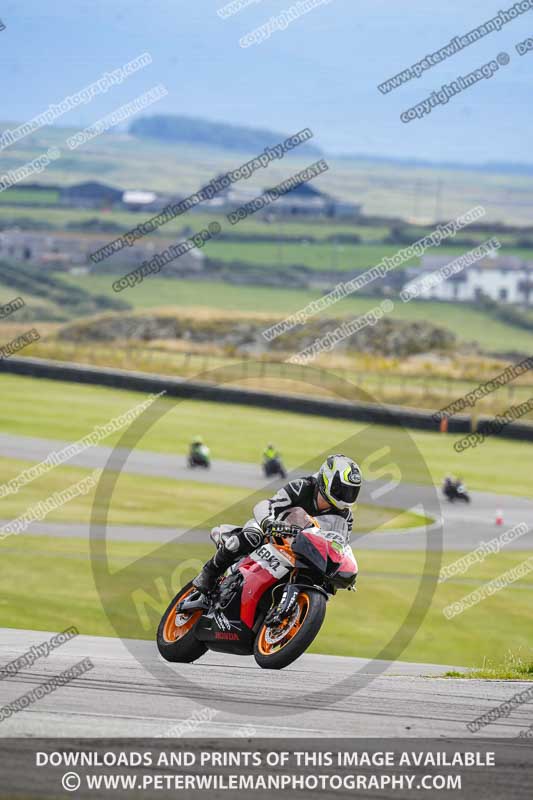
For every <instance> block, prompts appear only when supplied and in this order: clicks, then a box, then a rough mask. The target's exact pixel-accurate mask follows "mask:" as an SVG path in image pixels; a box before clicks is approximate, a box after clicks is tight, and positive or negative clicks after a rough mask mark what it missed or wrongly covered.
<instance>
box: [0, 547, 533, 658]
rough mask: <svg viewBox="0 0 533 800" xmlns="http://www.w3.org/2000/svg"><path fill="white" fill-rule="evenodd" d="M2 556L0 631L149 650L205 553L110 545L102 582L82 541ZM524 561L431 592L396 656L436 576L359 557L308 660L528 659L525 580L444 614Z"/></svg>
mask: <svg viewBox="0 0 533 800" xmlns="http://www.w3.org/2000/svg"><path fill="white" fill-rule="evenodd" d="M1 548H2V566H3V570H2V576H3V582H2V584H3V585H2V600H1V605H2V621H3V624H4V625H5V626H7V627H18V628H30V629H37V630H63V629H64V628H65V627H67V626H68V625H76V626H77V627H78V628H79V630H80V632H81V633H84V634H94V635H101V636H115V635H117V634H118V635H120V636H126V637H130V638H142V639H152V640H153V639H154V637H155V630H156V627H157V623H158V620H159V617H160V615H161V614H162V612H163V611H164V609H165V607H166V605H167V604H168V602H169V600H170V597H171V593H172V594H173V593H174V592H175V591H177V589H178V587H179V585H182V584H183V583H185V582H186V581H187V580H190V579H191V577H192V576H193V575H194V574H195V572H196V571H197V569H198V568H199V566H200V565H201V564H202V563H203V561H205V559H206V558H208V557H209V555H210V553H211V549H210V548H209V547H208V546H204V545H166V546H165V547H162V548H160V549H159V550H154V549H153V545H152V544H143V543H137V544H132V543H124V542H114V543H113V544H112V548H111V549H112V556H111V557H112V572H113V574H112V576H111V578H108V579H107V582H104V573H103V572H102V570H104V562H103V561H102V559H103V558H104V551H103V549H101V550H99V551H97V552H96V553H93V563H92V564H91V559H90V556H89V550H88V544H87V542H85V541H82V540H81V539H56V538H53V537H47V538H45V537H31V536H28V535H25V536H23V537H22V536H21V537H11V538H10V539H9V540H6V541H5V542H3V543H2V545H1ZM457 555H458V554H454V553H448V554H447V556H446V558H447V559H449V560H450V561H452V560H453V559H454V558H455V557H457ZM527 555H529V554H527V553H518V552H516V553H513V554H512V555H509V554H500V555H498V557H497V559H496V558H494V559H492V560H490V559H489V560H487V561H486V562H485V563H483V564H481V565H478V566H477V567H476V569H471V570H470V572H469V573H468V575H467V576H465V577H464V578H463V579H461V580H460V579H457V580H455V581H447V582H446V583H444V584H440V585H438V586H437V588H436V591H435V595H434V596H433V598H432V602H431V607H430V609H429V612H428V614H427V615H426V616H425V618H423V619H420V620H419V622H420V623H421V624H420V627H419V626H418V623H417V624H416V625H414V626H413V627H412V629H410V628H403V635H402V643H403V644H405V645H406V646H405V649H403V650H402V652H398V650H397V649H396V648H395V649H394V650H392V649H391V648H390V647H388V643H389V640H390V639H391V637H392V636H394V635H395V634H396V632H397V631H398V629H399V628H400V627H401V626H402V625H403V624H404V622H405V620H406V615H407V613H408V611H409V609H410V607H411V606H412V604H413V602H414V598H415V595H416V592H417V590H418V589H419V587H420V584H421V581H423V582H424V583H427V585H428V586H429V585H432V577H431V576H432V574H433V576H434V575H435V574H436V566H435V565H433V566H431V567H430V568H429V570H428V571H426V572H424V567H423V564H424V557H423V554H422V553H412V552H410V553H391V554H388V553H380V552H362V553H360V554H358V561H359V570H360V571H359V579H358V591H357V592H356V593H355V594H354V593H351V592H339V593H338V594H337V595H336V596H335V597H334V598H333V599H332V601H331V603H330V604H329V607H328V612H327V615H326V621H325V624H324V626H323V628H322V631H321V632H320V634H319V636H318V638H317V639H316V640H315V642H314V644H313V645H312V647H311V652H314V653H328V654H337V655H345V656H362V657H370V658H372V657H382V658H387V657H392V656H393V655H395V656H398V657H399V658H401V660H409V661H420V662H427V663H443V664H452V665H455V666H463V667H480V666H482V664H483V663H484V661H485V660H486V659H493V660H498V661H499V660H501V659H502V658H503V655H504V653H506V652H508V651H512V652H516V653H529V652H530V647H531V639H530V635H529V634H530V628H531V622H532V612H531V604H530V601H529V598H530V595H531V590H532V589H533V583H532V581H531V578H529V579H528V578H526V579H524V580H523V581H520V582H519V583H515V584H513V585H512V586H510V587H508V588H506V589H505V590H502V591H500V592H498V593H497V594H495V595H493V596H492V597H490V598H488V599H487V600H485V601H484V602H482V603H480V604H479V605H477V606H475V607H473V608H471V609H469V610H468V611H466V612H464V613H463V614H462V615H460V616H459V617H455V618H453V619H452V620H447V619H446V618H445V617H444V615H443V613H442V611H443V608H444V607H445V606H446V605H448V604H450V603H451V602H453V601H454V600H457V599H460V598H462V597H463V596H464V595H466V594H468V593H469V592H471V591H473V590H474V589H475V588H476V587H478V586H480V585H481V584H483V583H485V582H486V581H488V580H490V579H492V578H493V577H496V576H497V575H499V574H501V573H502V572H504V571H505V570H506V569H509V568H510V567H512V566H514V565H516V564H518V563H520V562H521V561H523V560H524V558H526V557H527ZM37 565H38V566H37ZM93 568H94V569H95V570H96V573H95V574H96V581H97V584H98V585H99V586H100V587H102V594H101V595H99V593H98V591H97V589H96V585H95V578H94V577H93ZM102 597H103V598H104V599H103V603H102ZM103 606H105V609H107V611H109V612H110V616H111V620H112V622H110V620H109V619H108V617H107V614H106V611H105V610H104V607H103ZM416 607H417V608H418V605H417V606H416ZM420 615H421V617H423V614H422V606H420ZM112 623H113V624H112ZM482 631H483V632H488V631H490V635H484V634H483V635H482V634H481V633H480V632H482ZM411 636H412V641H411V643H410V644H408V640H409V639H410V638H411ZM154 646H155V645H154Z"/></svg>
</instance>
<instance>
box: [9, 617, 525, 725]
mask: <svg viewBox="0 0 533 800" xmlns="http://www.w3.org/2000/svg"><path fill="white" fill-rule="evenodd" d="M51 635H52V634H50V633H45V632H43V631H17V630H14V629H9V628H3V629H0V662H1V663H2V665H5V664H7V663H8V662H10V661H12V660H13V659H15V658H17V657H19V656H21V655H22V654H23V653H24V652H26V651H27V650H28V649H29V648H31V646H32V645H39V644H41V643H43V642H46V641H47V640H48V639H49V638H50V636H51ZM130 651H133V653H132V652H130ZM87 657H88V658H90V659H91V661H92V662H93V664H94V668H93V669H91V670H90V671H89V672H86V673H85V674H84V675H82V676H81V677H79V678H77V679H75V680H73V681H72V682H71V683H69V684H68V685H67V686H62V687H61V688H59V689H57V690H56V691H55V692H53V693H51V694H46V695H45V696H44V697H43V698H42V699H40V700H38V701H37V702H35V703H33V704H31V705H29V706H28V707H27V708H25V709H24V710H21V711H18V712H16V713H14V714H13V715H12V716H11V717H9V718H8V719H5V720H4V721H3V722H1V723H0V736H57V735H61V736H67V737H68V736H76V737H100V736H142V737H157V736H165V737H175V736H179V735H187V736H209V737H210V738H213V737H236V736H243V737H249V736H257V737H282V736H287V737H299V738H303V737H319V736H320V737H323V736H331V737H343V736H355V737H379V736H386V737H393V736H396V737H419V738H428V737H432V736H433V737H451V736H472V738H474V736H473V735H472V734H470V733H469V731H468V729H467V728H466V724H467V723H468V722H470V721H472V720H473V719H475V718H477V717H478V716H480V715H481V714H483V713H485V712H487V711H489V710H490V709H492V708H494V707H495V706H497V705H499V704H500V703H503V702H505V701H507V700H509V698H510V697H511V696H513V695H514V694H516V693H517V692H520V691H523V690H524V689H525V688H531V683H523V682H513V683H512V684H510V683H505V682H504V681H490V682H488V681H479V680H455V679H450V678H443V677H437V676H439V675H442V674H443V670H444V669H445V667H442V666H434V665H430V664H409V663H401V662H396V663H394V664H391V665H390V666H388V668H387V670H386V672H385V673H384V674H381V675H379V676H376V675H375V673H376V671H377V670H380V669H381V668H382V666H383V663H384V662H381V663H378V662H376V661H373V662H365V661H364V660H363V659H356V658H342V657H336V656H322V655H304V656H302V657H301V658H300V659H299V660H298V661H296V662H295V663H294V664H292V665H291V666H290V667H287V668H286V669H285V670H283V671H282V672H277V671H270V670H261V669H260V668H259V667H258V666H257V665H256V664H255V661H254V660H253V658H252V657H237V656H235V657H232V656H227V655H222V654H217V653H208V654H206V655H205V656H203V657H202V658H201V659H199V660H198V661H197V662H196V663H194V664H187V665H183V664H172V665H169V664H167V663H165V662H164V661H163V660H162V659H161V658H160V656H159V655H158V653H157V651H156V649H155V647H154V644H153V642H148V641H135V642H133V641H131V642H130V643H129V648H126V647H125V645H124V643H123V642H121V641H120V640H118V639H108V638H104V637H93V636H78V637H76V638H75V639H72V640H71V641H69V642H67V643H66V644H64V645H62V646H61V647H59V648H57V649H55V650H53V651H52V652H51V654H50V655H49V656H48V657H47V658H41V659H39V660H37V661H36V662H35V663H34V664H33V666H31V667H25V668H23V669H21V671H20V672H18V673H17V674H15V675H13V676H8V677H4V679H3V680H1V681H0V706H4V705H5V704H6V703H9V702H12V701H14V700H15V699H16V698H18V697H20V696H21V695H23V694H25V693H27V692H29V691H31V690H32V689H35V688H36V687H37V686H39V685H40V684H42V683H44V682H45V681H46V680H49V679H50V678H51V677H53V676H54V675H58V674H59V673H60V672H62V671H63V670H66V669H68V668H70V667H72V666H73V665H74V664H76V663H78V662H79V661H81V660H82V659H84V658H87ZM357 670H360V671H359V672H358V674H357V676H356V677H355V678H354V686H353V687H352V691H351V694H349V695H347V693H346V691H343V689H342V687H341V686H340V681H341V679H343V678H346V677H348V676H350V675H353V673H354V672H355V671H357ZM169 676H170V680H169ZM184 678H186V679H187V680H188V681H192V682H193V684H192V685H191V683H188V684H187V685H184V682H183V679H184ZM371 678H373V679H372V680H370V679H371ZM317 688H320V689H321V690H322V693H323V696H324V699H325V700H326V703H325V704H323V703H322V704H321V703H319V702H316V701H309V700H308V699H306V697H305V694H306V693H307V692H309V691H310V690H316V689H317ZM213 689H215V691H216V697H217V698H218V699H217V700H216V701H215V702H213V700H212V695H211V692H212V691H213ZM220 701H221V702H220ZM202 709H203V714H200V711H201V710H202ZM530 709H531V706H530V705H529V704H528V703H524V704H523V705H521V706H517V707H516V708H514V709H513V710H512V713H511V714H510V715H509V716H507V717H502V718H500V719H497V720H496V721H495V722H492V723H490V724H489V725H487V726H486V727H484V728H482V729H481V730H480V732H479V733H477V734H476V736H487V737H495V736H496V737H515V736H517V735H518V734H519V732H520V731H521V730H525V729H526V728H528V727H529V725H530V724H531V710H530ZM202 716H203V720H204V721H202ZM195 719H196V722H194V723H192V724H191V720H195ZM180 726H181V727H180Z"/></svg>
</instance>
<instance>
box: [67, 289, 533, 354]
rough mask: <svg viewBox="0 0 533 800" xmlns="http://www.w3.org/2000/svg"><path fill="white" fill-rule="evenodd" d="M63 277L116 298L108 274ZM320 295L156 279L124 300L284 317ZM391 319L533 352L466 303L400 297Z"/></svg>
mask: <svg viewBox="0 0 533 800" xmlns="http://www.w3.org/2000/svg"><path fill="white" fill-rule="evenodd" d="M63 279H64V280H65V281H68V282H69V283H72V284H74V285H75V286H79V287H80V288H82V289H86V290H87V291H90V292H93V293H98V294H107V295H109V296H114V297H116V295H115V293H114V292H113V289H112V288H111V287H112V282H113V281H112V279H111V278H109V277H107V276H105V275H77V276H72V275H68V276H64V278H63ZM322 295H323V293H322V292H320V291H310V290H309V291H308V290H302V289H277V288H273V287H257V286H236V285H233V284H228V283H221V282H217V281H182V280H168V279H164V278H157V279H154V280H146V281H144V283H143V284H142V286H140V287H137V288H136V289H134V290H132V291H129V292H127V293H124V299H125V300H126V301H127V302H128V303H130V304H131V305H132V306H134V308H138V309H149V308H154V307H158V306H177V307H178V308H179V307H181V308H187V309H190V308H192V307H195V306H197V307H202V308H205V307H211V308H216V309H217V310H225V311H268V312H270V313H278V314H280V315H281V314H291V313H293V312H295V311H297V310H298V309H301V308H304V307H305V306H306V305H307V304H308V303H309V302H311V300H316V299H318V298H319V297H322ZM378 302H379V299H377V298H373V297H360V296H353V297H350V298H347V299H346V300H343V301H341V302H339V303H336V304H334V305H333V306H331V307H330V308H329V309H328V310H327V316H328V317H331V316H333V317H334V316H350V317H354V318H355V317H358V316H360V315H361V314H364V313H365V312H366V311H369V310H370V309H371V308H374V307H375V306H376V304H377V303H378ZM390 317H391V319H400V320H406V321H408V322H415V321H416V322H420V321H427V320H431V322H433V323H435V324H436V325H442V326H443V327H445V328H449V329H450V330H451V331H453V333H455V335H456V336H457V337H458V339H459V341H462V342H473V341H477V342H479V343H481V345H482V346H483V349H485V350H489V351H490V350H493V351H495V352H498V351H502V349H505V350H512V349H515V350H517V351H518V352H533V333H531V332H529V331H526V330H522V329H520V328H515V327H513V326H512V325H508V324H506V323H503V322H499V321H498V320H493V319H491V317H490V316H489V315H488V314H487V313H486V312H484V311H481V310H480V309H477V308H474V307H472V306H469V305H465V304H462V303H436V302H431V301H428V302H419V301H412V302H410V303H402V302H401V301H398V302H397V303H396V304H395V308H394V310H393V311H392V312H391V314H390Z"/></svg>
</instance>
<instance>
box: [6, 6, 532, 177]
mask: <svg viewBox="0 0 533 800" xmlns="http://www.w3.org/2000/svg"><path fill="white" fill-rule="evenodd" d="M225 2H226V0H216V1H214V0H192V1H191V0H187V2H185V0H146V2H144V1H143V0H22V2H21V0H16V2H15V0H5V2H3V3H2V8H1V10H0V18H1V19H2V21H3V23H4V24H5V25H6V29H5V30H3V31H1V32H0V59H1V68H2V76H3V93H2V113H1V117H2V118H3V119H4V120H7V119H10V120H19V121H24V120H27V119H30V118H31V117H32V116H34V115H35V114H38V113H39V112H40V111H43V110H45V109H46V108H47V106H48V104H49V103H57V102H58V101H59V100H61V99H62V98H63V97H65V96H66V95H68V94H72V93H73V92H76V91H78V90H80V89H81V88H83V87H84V86H85V85H87V84H88V83H91V82H92V81H94V80H96V79H97V78H98V77H99V76H100V75H101V74H102V73H103V72H104V71H106V70H108V71H109V70H111V69H115V68H117V67H119V66H120V65H122V64H123V63H125V62H127V61H129V60H131V59H132V58H134V57H135V56H136V55H138V54H140V53H142V52H144V51H148V52H149V53H150V54H151V55H152V57H153V63H152V65H151V66H149V67H147V68H146V69H144V70H142V71H141V72H139V73H137V74H136V75H135V76H133V77H131V78H130V79H128V80H127V81H125V82H124V83H123V84H122V85H121V86H118V87H114V88H113V89H111V90H110V91H109V92H108V93H107V94H105V95H103V96H101V97H99V98H96V99H94V100H93V101H92V102H91V103H90V104H89V105H86V106H83V107H81V108H79V109H75V110H72V111H70V112H69V113H68V114H66V115H65V116H64V117H63V118H62V120H61V122H62V124H68V125H73V126H78V125H80V124H84V125H85V124H90V123H92V122H94V121H95V120H97V119H99V117H101V116H102V115H103V114H105V113H108V112H110V111H112V110H114V109H115V108H117V107H118V106H120V105H121V104H122V103H124V102H126V101H128V100H132V99H134V98H135V97H137V96H138V95H139V94H141V93H142V92H144V91H146V90H147V89H149V88H150V87H152V86H154V85H156V84H158V83H163V84H164V85H165V86H166V87H167V89H168V91H169V94H168V95H167V96H166V97H165V98H164V99H163V100H161V101H159V102H158V103H157V105H156V106H153V107H152V109H151V112H153V113H156V112H157V113H161V112H174V113H184V114H188V115H191V116H201V117H205V118H207V119H212V120H224V121H227V122H232V121H233V122H235V123H248V124H253V125H257V126H260V127H267V128H273V129H275V130H280V131H287V132H293V131H296V130H300V129H302V128H304V127H310V128H311V129H312V130H313V131H314V133H315V138H316V141H317V142H318V143H319V144H320V145H322V146H323V147H324V148H325V149H326V150H328V151H330V152H345V153H348V152H349V153H361V154H363V153H368V154H373V155H382V156H400V157H420V158H428V159H432V160H458V161H465V162H466V161H473V162H480V161H485V160H497V161H526V162H529V163H531V162H533V155H532V153H531V146H530V141H531V130H532V126H531V121H532V119H531V118H532V114H533V102H532V73H533V51H532V52H531V53H528V54H526V55H524V56H519V55H518V54H517V52H516V50H515V45H516V44H517V43H518V42H521V41H523V40H524V39H526V38H527V37H528V36H532V37H533V9H532V10H531V11H528V12H526V13H524V14H523V15H521V16H519V17H518V18H517V19H515V20H513V21H511V22H509V24H507V25H505V26H504V27H503V28H502V30H501V31H499V32H494V33H492V34H491V35H489V36H487V37H485V38H484V39H482V40H481V41H479V42H477V43H476V44H474V45H472V46H470V47H468V48H466V49H464V50H462V51H461V52H459V53H458V54H457V55H455V56H453V57H451V58H449V59H448V60H447V61H445V62H444V63H441V64H437V65H436V66H434V67H432V68H431V69H429V70H427V71H426V72H425V73H424V74H423V76H422V78H420V79H414V80H412V81H410V82H409V83H407V84H406V85H404V86H402V87H400V88H398V89H396V90H394V91H393V92H391V93H390V94H388V95H382V94H381V93H380V92H379V91H378V89H377V84H378V83H381V82H383V81H384V80H386V79H387V78H389V77H391V76H393V75H394V74H395V73H397V72H399V71H401V70H402V69H405V68H406V67H408V66H410V65H411V64H413V63H415V62H417V61H419V60H420V59H422V58H423V57H424V56H425V55H426V54H428V53H431V52H434V51H435V50H437V49H438V48H440V47H443V46H444V45H446V44H447V43H448V42H449V41H450V39H452V38H453V37H454V36H459V35H462V34H464V33H466V32H467V31H469V30H471V29H472V28H474V27H476V26H478V25H481V24H482V23H484V22H486V21H487V20H489V19H490V18H491V17H493V16H495V15H496V14H497V13H498V11H499V10H500V9H502V8H503V9H507V8H509V7H510V6H511V5H512V2H509V0H508V1H507V2H506V0H469V2H468V3H466V2H464V0H447V2H446V3H442V2H441V1H440V0H439V2H437V1H436V0H427V2H424V1H423V0H351V1H350V0H331V1H330V2H329V3H325V4H323V5H319V6H317V7H316V8H314V9H313V10H311V11H309V12H308V13H305V14H303V15H302V16H300V17H299V18H298V19H296V20H294V21H293V22H292V23H291V24H290V25H289V26H288V27H287V28H286V30H275V31H274V32H273V33H272V34H271V35H270V37H269V38H268V39H266V40H265V41H263V42H262V43H260V44H255V45H252V46H250V47H247V48H243V47H240V46H239V39H240V38H241V37H243V36H244V35H245V34H247V33H249V32H250V31H253V30H254V29H255V28H257V27H258V26H260V25H263V24H265V23H267V22H268V21H269V19H271V18H272V17H278V16H279V15H280V14H281V13H282V12H283V11H284V10H286V9H289V8H291V6H294V5H295V2H292V3H291V0H257V2H255V3H253V4H252V5H250V6H249V7H247V8H244V9H242V10H241V11H239V12H238V13H237V14H235V15H234V16H232V17H230V18H227V19H222V18H220V17H219V16H218V15H217V13H216V12H217V9H220V8H221V7H223V6H224V5H225ZM502 52H503V53H507V54H508V55H509V56H510V58H511V61H510V63H509V64H508V65H507V66H502V67H501V68H500V69H499V70H498V72H496V74H494V76H493V77H492V78H490V79H489V80H482V81H481V82H479V83H477V84H476V85H475V86H473V87H471V88H470V89H468V90H467V91H464V92H462V93H461V94H459V95H458V96H456V97H453V98H452V99H451V100H450V102H449V103H448V104H447V105H445V106H441V105H439V106H437V107H436V108H434V109H433V110H432V112H431V113H430V114H428V115H426V116H425V117H424V118H422V119H416V120H414V121H412V122H410V123H409V124H404V123H402V122H401V121H400V118H399V117H400V114H401V113H402V112H403V111H405V110H406V109H408V108H410V107H412V106H414V105H415V104H416V103H419V102H421V101H422V100H424V99H425V98H426V97H428V96H429V95H430V94H431V92H433V91H437V90H439V89H440V88H441V86H442V84H443V83H446V82H450V81H452V80H454V79H455V78H456V77H457V76H458V75H465V74H467V73H468V72H471V71H472V70H474V69H476V68H478V67H480V66H481V65H482V64H485V63H486V62H488V61H490V60H491V59H495V58H496V56H497V55H498V54H499V53H502Z"/></svg>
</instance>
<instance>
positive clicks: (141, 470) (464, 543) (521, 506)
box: [0, 433, 533, 551]
mask: <svg viewBox="0 0 533 800" xmlns="http://www.w3.org/2000/svg"><path fill="white" fill-rule="evenodd" d="M67 444H70V442H62V441H59V440H53V439H39V438H34V437H26V436H15V435H12V434H6V433H4V434H0V456H4V457H5V458H16V459H20V460H23V461H31V462H38V461H41V460H44V459H45V458H46V457H47V456H48V455H49V454H50V453H51V452H52V451H58V450H60V449H61V448H63V447H65V446H66V445H67ZM111 453H112V448H110V447H105V446H96V447H91V448H89V449H88V450H86V451H85V452H83V453H81V454H79V455H77V456H74V457H73V458H71V459H70V460H69V461H68V462H67V463H66V464H65V466H77V467H84V468H86V469H96V468H101V467H103V466H105V464H106V462H107V460H108V458H109V457H110V455H111ZM123 472H128V473H132V474H137V475H149V476H151V477H162V478H174V479H176V480H186V481H197V482H201V483H203V484H206V485H208V484H210V483H214V484H218V485H225V486H237V487H244V488H248V489H250V490H258V489H263V488H264V487H266V486H268V485H271V486H272V491H274V489H275V487H276V486H277V485H278V484H274V483H272V484H268V482H267V480H266V479H265V478H264V476H263V475H262V473H261V470H260V468H259V465H254V464H249V463H237V462H232V461H220V460H217V462H216V463H214V464H213V466H212V467H211V469H209V470H198V469H196V470H191V469H189V468H188V467H187V465H186V461H185V457H184V456H179V455H176V456H174V455H168V454H164V453H153V452H149V451H145V450H136V451H133V452H131V453H130V454H129V455H128V458H127V461H126V463H125V465H124V468H123ZM471 496H472V502H471V503H470V504H465V503H453V504H452V503H448V502H447V501H446V500H442V501H441V503H440V507H439V508H437V509H436V519H437V520H438V519H439V516H440V517H441V518H442V521H443V531H444V536H443V549H444V550H462V551H469V550H472V549H474V548H476V547H477V546H478V545H479V544H480V543H481V542H483V541H484V542H487V541H488V540H490V539H491V538H493V537H494V536H496V535H498V534H499V533H500V532H501V530H502V529H501V528H498V527H497V526H496V524H495V520H496V515H497V512H498V511H500V510H501V511H502V512H503V519H504V529H505V530H507V529H509V528H511V527H512V526H514V525H516V524H518V523H521V522H526V523H527V524H528V525H529V526H530V529H531V530H530V531H529V532H528V533H526V534H525V535H523V536H521V537H519V538H518V539H515V540H514V541H513V542H511V543H509V544H507V545H506V549H508V550H513V549H514V550H529V549H533V499H527V498H521V497H514V496H509V495H497V494H489V493H487V492H472V493H471ZM433 498H434V489H432V488H430V487H428V486H419V485H415V484H408V483H405V484H402V485H401V486H400V487H398V488H397V489H396V490H395V493H394V506H395V507H396V508H404V509H412V510H413V511H415V512H416V511H417V510H418V511H420V510H421V503H423V502H424V501H426V502H427V503H428V505H430V506H431V505H432V504H434V503H433ZM360 499H361V501H362V502H364V503H368V504H370V505H372V504H375V505H379V504H380V503H382V504H384V505H386V500H383V499H382V500H377V501H376V502H374V501H373V499H372V497H371V496H370V494H369V491H368V487H363V491H362V492H361V497H360ZM6 521H7V520H4V522H6ZM221 522H231V520H221ZM0 524H3V522H2V521H0ZM438 527H439V526H438V524H434V525H429V526H428V527H427V530H426V527H424V526H422V527H420V528H413V529H411V530H407V531H405V530H404V531H387V532H379V533H372V534H356V537H355V542H354V546H355V548H356V549H360V550H367V549H368V550H424V549H425V548H426V545H427V546H429V548H431V547H432V532H435V533H436V532H437V529H438ZM28 533H29V534H34V535H40V534H42V535H55V536H82V537H87V536H88V535H89V526H88V525H87V524H81V523H79V524H77V523H71V524H69V525H64V524H57V523H50V522H34V523H32V524H31V526H30V527H29V528H28ZM100 535H102V536H103V535H104V532H103V531H101V532H100ZM105 535H106V536H108V537H110V538H113V539H119V540H124V541H127V540H130V541H154V542H167V541H170V540H172V539H174V538H176V537H179V538H180V539H181V540H182V541H184V542H187V541H189V542H202V541H207V533H206V532H203V531H199V530H194V531H185V530H183V529H179V528H175V529H168V528H156V527H146V526H133V525H132V526H115V527H109V528H108V529H107V531H106V532H105ZM426 540H427V541H426ZM435 546H436V547H438V546H439V543H436V544H435Z"/></svg>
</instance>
